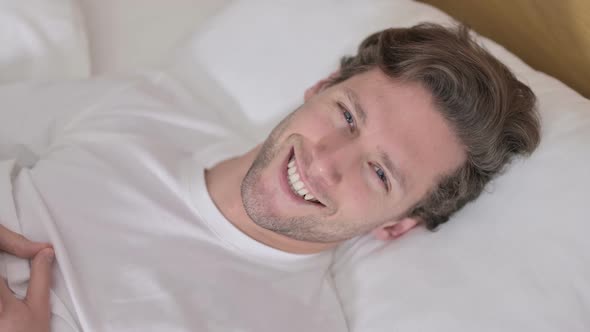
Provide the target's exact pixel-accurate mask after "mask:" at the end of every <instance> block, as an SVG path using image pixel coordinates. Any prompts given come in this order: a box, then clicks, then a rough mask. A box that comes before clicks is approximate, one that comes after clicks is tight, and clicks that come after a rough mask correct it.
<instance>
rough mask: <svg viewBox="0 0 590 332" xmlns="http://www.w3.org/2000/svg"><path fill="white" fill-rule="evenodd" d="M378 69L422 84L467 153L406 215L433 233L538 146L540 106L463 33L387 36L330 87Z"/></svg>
mask: <svg viewBox="0 0 590 332" xmlns="http://www.w3.org/2000/svg"><path fill="white" fill-rule="evenodd" d="M374 67H378V68H380V69H381V70H382V71H383V72H384V73H386V74H387V75H388V76H389V77H391V78H393V79H398V80H402V81H412V82H419V83H421V84H422V86H423V87H425V88H426V89H427V90H428V91H430V93H431V94H432V95H433V97H434V102H435V105H436V107H437V108H438V110H439V111H440V112H441V113H442V114H443V115H444V117H445V119H447V120H448V123H449V124H450V125H451V127H452V128H453V129H454V131H455V133H456V134H457V136H458V138H459V139H460V141H461V142H462V144H463V145H464V147H465V149H466V152H467V160H466V162H465V163H464V164H463V165H462V166H461V167H459V168H458V169H457V170H456V171H455V172H454V173H452V174H446V175H443V176H441V178H440V179H439V181H438V184H437V185H436V186H434V188H432V189H431V191H430V192H429V193H428V194H427V195H426V196H425V197H423V198H422V199H421V200H420V201H419V202H418V203H417V204H416V205H415V206H413V207H412V208H411V209H409V210H408V211H407V213H406V216H409V217H414V218H417V219H419V220H421V221H423V222H424V223H425V224H426V227H427V228H428V229H430V230H434V229H435V228H437V227H438V226H439V225H440V224H442V223H444V222H446V221H448V219H449V217H450V216H451V215H452V214H453V213H454V212H456V211H458V210H459V209H461V208H462V207H463V206H464V205H465V204H466V203H468V202H470V201H472V200H474V199H475V198H477V197H478V196H479V195H480V194H481V192H482V191H483V189H484V187H485V185H486V184H487V183H488V182H489V181H490V180H491V179H492V178H493V177H494V176H495V175H497V174H499V173H501V172H502V171H503V169H504V166H505V165H506V164H507V163H508V162H509V161H510V160H511V159H513V157H515V156H517V155H528V154H530V153H532V152H533V150H535V148H536V147H537V145H538V144H539V140H540V120H539V116H538V113H537V111H536V98H535V95H534V94H533V92H532V91H531V89H530V88H529V87H527V86H526V85H525V84H523V83H522V82H520V81H518V80H517V79H516V78H515V77H514V75H513V74H512V73H511V72H510V70H509V69H508V68H507V67H506V66H504V65H503V64H502V63H500V62H499V61H498V60H497V59H496V58H494V57H493V56H492V55H491V54H489V53H488V52H487V51H486V50H485V49H484V48H482V47H481V46H479V45H478V44H477V43H476V42H475V41H474V40H473V39H471V36H470V34H469V29H468V28H467V27H465V26H463V25H459V26H457V27H454V28H445V27H443V26H440V25H437V24H430V23H424V24H419V25H416V26H413V27H411V28H395V29H387V30H383V31H380V32H377V33H374V34H372V35H370V36H369V37H367V38H366V39H365V40H364V41H363V42H362V43H361V44H360V46H359V48H358V53H357V54H356V55H355V56H347V57H343V58H342V60H341V63H340V71H339V72H338V74H337V75H336V76H335V77H333V78H332V81H331V82H330V85H333V84H337V83H339V82H342V81H344V80H346V79H348V78H350V77H352V76H353V75H356V74H359V73H362V72H365V71H367V70H369V69H371V68H374Z"/></svg>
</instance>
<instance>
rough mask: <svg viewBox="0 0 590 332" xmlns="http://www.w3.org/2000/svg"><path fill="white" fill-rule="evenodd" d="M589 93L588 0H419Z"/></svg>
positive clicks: (589, 38)
mask: <svg viewBox="0 0 590 332" xmlns="http://www.w3.org/2000/svg"><path fill="white" fill-rule="evenodd" d="M421 1H422V2H424V3H428V4H431V5H433V6H435V7H437V8H439V9H441V10H443V11H445V12H447V13H448V14H449V15H451V16H453V17H455V18H456V19H457V20H459V21H461V22H463V23H465V24H467V25H468V26H470V27H471V28H473V29H474V30H475V31H477V32H478V33H480V34H482V35H484V36H486V37H489V38H491V39H493V40H495V41H496V42H498V43H500V44H501V45H503V46H504V47H506V48H507V49H509V50H510V51H512V52H513V53H515V54H516V55H518V56H519V57H520V58H521V59H523V60H524V61H525V62H526V63H528V64H529V65H530V66H532V67H533V68H535V69H537V70H540V71H543V72H545V73H548V74H550V75H551V76H555V77H557V78H558V79H560V80H561V81H562V82H564V83H566V84H567V85H569V86H570V87H572V88H574V89H575V90H577V91H578V92H579V93H580V94H582V95H584V96H585V97H586V98H590V1H589V0H509V1H507V0H485V1H479V0H473V1H472V0H421Z"/></svg>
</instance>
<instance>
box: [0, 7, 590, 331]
mask: <svg viewBox="0 0 590 332" xmlns="http://www.w3.org/2000/svg"><path fill="white" fill-rule="evenodd" d="M434 6H436V7H434ZM447 13H448V14H450V15H453V16H454V17H456V18H457V19H459V20H461V21H463V22H465V23H468V24H469V25H471V26H472V27H473V28H474V29H475V31H477V32H478V33H480V34H481V36H479V40H480V42H481V43H482V44H483V45H484V46H485V47H486V48H488V49H489V50H490V51H491V52H492V53H493V54H494V55H495V56H496V57H498V58H499V59H501V60H502V61H503V62H504V63H505V64H507V65H508V66H509V67H510V68H511V69H512V70H513V71H514V72H515V74H516V75H517V76H518V77H519V78H521V79H522V80H523V81H525V82H526V83H528V84H529V85H530V86H531V87H532V89H533V91H534V92H535V93H536V94H537V96H538V98H539V110H540V112H541V115H542V121H543V140H542V143H541V146H540V147H539V149H538V151H537V152H536V153H535V154H534V155H533V156H532V157H531V158H529V159H526V160H517V161H516V162H514V163H513V164H512V165H511V166H510V168H509V169H508V171H507V172H506V174H504V175H503V176H501V177H500V178H498V179H497V180H496V181H494V182H493V183H491V185H490V186H489V187H488V189H487V190H486V192H485V194H484V195H483V196H482V197H481V198H480V199H479V200H478V201H477V202H475V203H473V204H470V205H468V206H467V207H466V208H465V209H464V210H462V211H461V212H460V213H458V214H457V215H456V216H454V217H453V218H452V220H451V222H450V223H449V224H448V225H445V226H443V227H442V228H441V229H440V230H439V231H437V232H435V233H431V232H428V231H426V230H416V231H413V232H411V233H410V234H408V235H406V236H404V237H403V238H401V239H399V240H396V241H394V242H390V243H383V242H379V241H376V240H374V239H372V238H371V237H369V236H365V237H360V238H355V239H353V240H350V241H348V242H346V243H345V244H343V245H342V246H341V247H340V248H339V249H338V250H337V252H336V255H335V259H334V263H333V266H332V268H331V274H332V277H333V280H334V284H335V288H336V290H337V292H338V294H339V297H340V304H341V306H340V307H339V308H335V309H334V310H342V311H343V312H344V314H345V317H346V319H347V324H348V328H349V331H355V332H357V331H358V332H361V331H362V332H365V331H400V332H419V331H473V330H475V331H519V332H520V331H580V332H582V331H589V330H590V241H588V240H587V238H586V237H587V236H586V234H588V233H589V232H590V223H589V221H590V219H589V218H590V217H588V216H589V215H590V205H589V204H588V200H589V198H590V189H589V188H590V167H589V166H588V165H590V147H589V146H590V101H589V100H588V99H587V98H588V97H590V83H588V80H587V77H590V60H589V59H590V38H589V37H588V36H590V34H589V33H588V32H590V15H589V14H588V13H590V4H589V3H588V2H586V1H583V0H568V1H560V2H555V1H551V2H550V1H546V2H539V1H528V0H518V1H510V2H505V1H500V0H497V1H486V2H481V1H479V2H477V1H458V0H428V1H424V2H415V1H410V0H389V1H379V0H367V1H352V0H351V1H336V0H322V1H311V0H302V1H286V0H275V1H270V0H268V1H263V0H259V1H239V0H233V1H229V0H222V1H215V0H167V1H164V0H150V1H147V0H127V1H117V0H102V1H95V0H78V1H76V0H60V1H53V2H51V3H49V2H47V1H43V0H38V1H33V0H30V1H28V2H27V5H23V4H22V2H20V1H17V0H14V1H9V0H6V1H3V2H2V3H1V4H0V15H2V16H0V17H2V18H3V19H2V20H0V24H3V25H4V27H5V28H4V29H2V30H3V31H4V32H1V33H0V40H3V41H4V45H7V46H6V47H5V48H4V51H3V52H2V53H0V70H1V71H2V73H3V75H2V80H1V81H0V82H2V83H4V82H9V81H16V80H23V79H44V80H47V79H52V80H54V79H72V78H81V77H88V76H95V75H114V74H118V75H124V74H126V73H129V72H134V71H141V70H164V71H167V72H169V73H170V75H173V76H174V77H176V78H177V79H179V80H181V81H182V82H184V83H185V84H186V85H187V86H188V87H190V88H191V89H192V90H193V91H194V93H196V94H199V95H201V96H206V98H208V101H209V102H210V103H212V104H213V105H216V106H219V107H220V108H221V109H229V110H232V112H234V113H235V114H233V115H235V117H236V118H237V119H239V121H240V122H242V123H244V124H247V126H248V130H247V133H246V134H247V135H251V136H252V138H253V139H261V138H263V137H265V136H266V133H268V131H269V130H270V128H272V125H273V124H274V123H275V121H276V120H277V119H278V118H280V117H282V116H283V115H284V114H286V112H288V111H289V110H291V109H293V108H294V107H296V106H298V104H299V103H301V98H302V94H303V91H304V90H305V88H306V87H307V86H309V85H311V84H312V83H313V82H314V81H315V80H317V79H318V78H320V77H323V76H324V75H325V74H326V73H328V72H331V71H332V70H333V69H335V67H336V65H337V61H338V58H339V56H341V55H343V54H347V53H350V52H352V51H353V50H354V48H355V46H356V44H357V43H358V42H359V41H360V40H361V39H362V37H364V36H365V35H367V34H369V33H370V32H373V31H375V30H377V29H381V28H385V27H389V26H411V25H413V24H416V23H419V22H423V21H434V22H437V23H442V24H453V22H454V20H453V19H452V18H451V17H450V16H449V15H448V14H447ZM303 23H304V24H303ZM7 31H8V32H7ZM15 36H18V37H17V38H15ZM278 37H281V38H278ZM486 37H489V38H491V39H489V38H486ZM492 40H495V42H494V41H492ZM24 41H26V42H24ZM501 45H503V46H504V47H506V48H504V47H503V46H501ZM246 78H247V79H246ZM268 82H272V84H269V83H268ZM562 82H563V83H562ZM260 87H264V88H260ZM1 137H2V135H1V133H0V139H1Z"/></svg>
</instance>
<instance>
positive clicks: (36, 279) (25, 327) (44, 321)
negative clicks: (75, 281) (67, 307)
mask: <svg viewBox="0 0 590 332" xmlns="http://www.w3.org/2000/svg"><path fill="white" fill-rule="evenodd" d="M0 250H2V251H6V252H8V253H10V254H13V255H16V256H19V257H22V258H31V257H34V258H33V262H32V263H31V278H30V281H29V289H27V295H26V297H25V299H24V300H19V299H18V298H16V296H14V294H13V293H12V291H11V290H10V288H8V285H7V284H6V281H5V280H1V279H0V331H11V332H49V323H50V317H51V312H50V308H49V289H50V288H51V265H52V263H53V256H54V253H53V249H52V248H51V246H50V245H49V244H43V243H36V242H31V241H29V240H27V239H26V238H24V237H23V236H21V235H19V234H16V233H14V232H11V231H10V230H8V229H6V228H5V227H3V226H2V225H0Z"/></svg>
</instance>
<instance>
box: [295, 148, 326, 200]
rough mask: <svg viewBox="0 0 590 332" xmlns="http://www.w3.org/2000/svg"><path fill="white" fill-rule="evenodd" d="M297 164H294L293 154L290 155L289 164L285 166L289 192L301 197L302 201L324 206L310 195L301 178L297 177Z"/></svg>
mask: <svg viewBox="0 0 590 332" xmlns="http://www.w3.org/2000/svg"><path fill="white" fill-rule="evenodd" d="M296 164H297V163H296V162H295V153H292V155H291V158H290V159H289V163H288V164H287V174H286V176H287V183H288V184H289V187H290V188H291V191H292V192H293V194H295V195H296V196H299V197H301V198H302V199H304V200H306V201H308V202H310V203H315V204H318V205H321V206H324V205H323V204H322V203H321V202H320V201H319V200H318V199H317V198H315V196H313V195H312V194H311V192H310V191H309V190H308V189H307V188H306V186H305V183H303V180H302V178H301V176H300V175H299V171H300V170H298V169H297V165H296Z"/></svg>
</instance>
